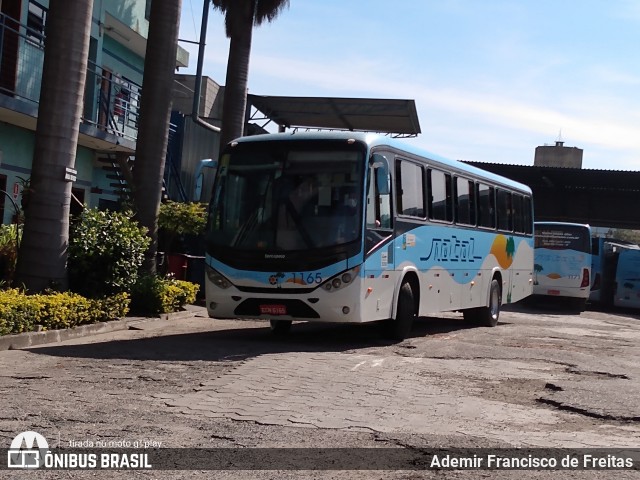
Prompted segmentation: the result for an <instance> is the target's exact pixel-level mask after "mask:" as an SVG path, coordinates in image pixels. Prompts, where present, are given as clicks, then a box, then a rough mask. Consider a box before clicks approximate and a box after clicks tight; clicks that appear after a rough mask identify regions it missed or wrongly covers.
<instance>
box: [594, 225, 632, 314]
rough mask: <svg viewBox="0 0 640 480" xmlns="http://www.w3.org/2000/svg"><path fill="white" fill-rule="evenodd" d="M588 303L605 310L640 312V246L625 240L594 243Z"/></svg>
mask: <svg viewBox="0 0 640 480" xmlns="http://www.w3.org/2000/svg"><path fill="white" fill-rule="evenodd" d="M592 245H593V248H594V250H593V256H592V258H593V260H592V271H593V276H594V281H593V282H592V284H591V293H590V295H589V301H590V302H591V303H593V304H597V305H600V306H604V307H611V306H614V307H623V308H634V309H637V308H640V246H639V245H636V244H634V243H631V242H627V241H624V240H617V239H613V238H602V237H596V238H593V240H592Z"/></svg>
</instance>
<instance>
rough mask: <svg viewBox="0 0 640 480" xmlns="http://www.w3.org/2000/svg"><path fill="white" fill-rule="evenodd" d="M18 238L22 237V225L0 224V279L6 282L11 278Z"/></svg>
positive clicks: (16, 255) (14, 267) (13, 270)
mask: <svg viewBox="0 0 640 480" xmlns="http://www.w3.org/2000/svg"><path fill="white" fill-rule="evenodd" d="M16 235H17V236H16ZM20 238H22V225H16V224H11V225H0V279H2V280H5V281H8V282H11V280H13V274H14V272H15V269H16V261H17V259H18V242H19V239H20Z"/></svg>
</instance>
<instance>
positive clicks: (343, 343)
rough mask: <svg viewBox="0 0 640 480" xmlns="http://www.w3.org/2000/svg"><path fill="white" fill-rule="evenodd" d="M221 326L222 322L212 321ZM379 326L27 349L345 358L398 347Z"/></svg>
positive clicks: (441, 329) (461, 325)
mask: <svg viewBox="0 0 640 480" xmlns="http://www.w3.org/2000/svg"><path fill="white" fill-rule="evenodd" d="M215 321H224V320H212V322H215ZM469 327H470V325H469V324H467V323H465V322H464V321H463V320H462V319H452V318H437V317H421V318H419V319H418V320H417V321H416V322H415V323H414V327H413V329H412V331H411V334H410V336H409V338H408V340H410V339H411V338H417V337H427V336H429V335H436V334H443V333H450V332H453V331H457V330H463V329H468V328H469ZM382 329H383V325H382V323H381V322H372V323H365V324H331V323H295V324H294V325H293V326H292V328H291V331H290V332H289V333H288V334H287V335H286V336H276V335H274V334H273V333H272V332H271V330H270V328H269V324H268V323H265V326H264V327H263V326H260V327H253V326H248V327H246V328H237V322H234V323H233V327H232V328H228V329H221V330H215V331H203V332H196V333H183V334H170V335H161V336H156V337H149V338H136V339H130V340H109V341H106V342H100V343H90V344H80V345H54V346H47V347H38V348H32V349H29V351H30V352H31V353H36V354H41V355H50V356H57V357H70V358H93V359H99V360H116V359H119V360H138V361H145V360H154V361H213V362H219V361H226V360H245V359H248V358H252V357H256V356H259V355H264V354H271V353H287V352H346V351H351V350H363V349H368V348H374V347H385V346H391V345H394V344H400V343H401V342H396V341H391V340H386V339H384V338H383V336H382Z"/></svg>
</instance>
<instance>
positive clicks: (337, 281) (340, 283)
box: [322, 267, 360, 292]
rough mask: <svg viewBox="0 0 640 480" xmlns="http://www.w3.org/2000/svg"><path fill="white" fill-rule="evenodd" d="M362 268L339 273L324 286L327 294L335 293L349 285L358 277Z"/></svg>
mask: <svg viewBox="0 0 640 480" xmlns="http://www.w3.org/2000/svg"><path fill="white" fill-rule="evenodd" d="M359 271H360V267H355V268H352V269H350V270H347V271H346V272H342V273H339V274H338V275H336V276H335V277H332V278H330V279H328V280H327V281H326V282H324V283H323V284H322V288H324V289H325V290H326V291H327V292H334V291H336V290H339V289H341V288H344V287H346V286H347V285H349V284H350V283H351V282H353V280H354V279H355V278H356V277H357V276H358V272H359Z"/></svg>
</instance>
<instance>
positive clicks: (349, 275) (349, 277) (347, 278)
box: [342, 273, 351, 283]
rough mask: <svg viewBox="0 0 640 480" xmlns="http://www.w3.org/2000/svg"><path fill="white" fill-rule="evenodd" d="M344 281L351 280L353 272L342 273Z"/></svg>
mask: <svg viewBox="0 0 640 480" xmlns="http://www.w3.org/2000/svg"><path fill="white" fill-rule="evenodd" d="M342 281H343V282H344V283H349V282H351V274H350V273H345V274H344V275H342Z"/></svg>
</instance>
